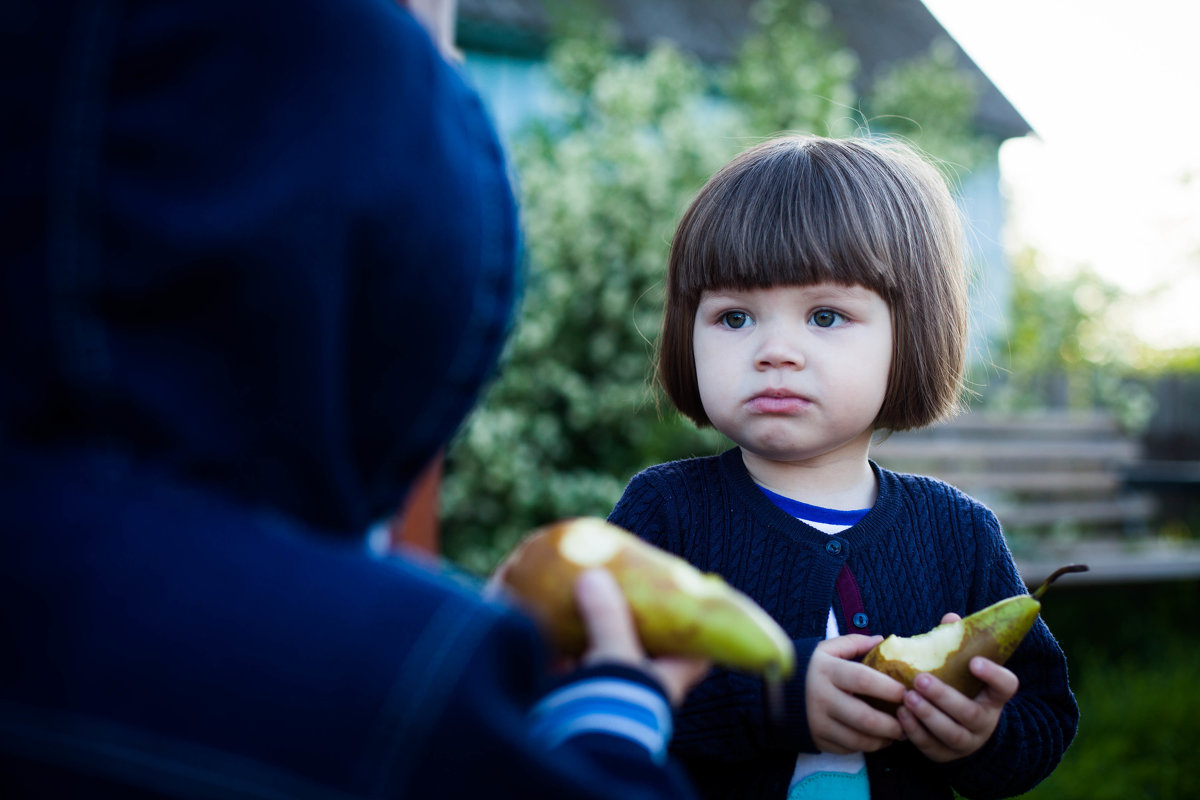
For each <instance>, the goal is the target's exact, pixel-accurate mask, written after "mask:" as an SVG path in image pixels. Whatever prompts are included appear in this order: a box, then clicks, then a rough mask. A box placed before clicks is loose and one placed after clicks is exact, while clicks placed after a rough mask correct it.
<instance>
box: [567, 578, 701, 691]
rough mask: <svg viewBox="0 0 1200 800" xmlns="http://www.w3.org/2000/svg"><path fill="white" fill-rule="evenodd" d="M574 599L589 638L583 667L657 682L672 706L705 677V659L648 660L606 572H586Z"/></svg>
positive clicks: (618, 589)
mask: <svg viewBox="0 0 1200 800" xmlns="http://www.w3.org/2000/svg"><path fill="white" fill-rule="evenodd" d="M575 599H576V601H577V602H578V604H579V611H580V614H582V615H583V624H584V627H585V628H586V629H587V634H588V649H587V652H586V653H584V655H583V663H585V664H593V663H600V662H614V663H618V664H626V665H628V666H631V667H636V668H638V669H641V670H642V671H644V672H647V673H649V674H650V675H651V676H652V677H654V678H656V679H657V680H658V682H659V683H660V684H662V686H663V688H664V689H665V690H666V692H667V697H668V699H669V700H670V702H671V705H672V706H679V705H680V704H681V703H682V702H683V698H684V696H686V695H687V693H688V692H689V691H691V689H692V687H694V686H695V685H696V684H697V683H699V682H700V681H701V680H702V679H703V678H704V676H705V675H706V674H707V673H708V669H709V662H708V660H707V659H702V658H691V657H686V656H677V657H668V656H663V657H659V658H653V659H651V658H647V657H646V651H645V650H643V649H642V643H641V640H639V639H638V633H637V628H636V627H635V626H634V623H633V616H632V615H631V614H630V612H629V604H628V603H627V602H626V600H625V595H624V594H623V593H622V592H621V587H620V586H619V585H618V584H617V581H616V579H615V578H614V577H613V576H612V573H611V572H609V571H608V570H606V569H589V570H587V571H586V572H584V573H582V574H581V575H580V576H579V579H578V580H577V581H576V583H575Z"/></svg>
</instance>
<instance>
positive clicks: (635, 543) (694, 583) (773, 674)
mask: <svg viewBox="0 0 1200 800" xmlns="http://www.w3.org/2000/svg"><path fill="white" fill-rule="evenodd" d="M592 567H603V568H605V569H607V570H608V571H609V572H611V573H612V575H613V577H614V578H616V581H617V583H618V585H619V586H620V587H621V590H622V592H623V593H624V595H625V598H626V600H627V601H628V602H629V608H630V611H631V612H632V615H633V620H634V624H635V626H636V627H637V631H638V635H639V638H640V639H641V641H642V646H643V647H644V648H645V649H646V652H647V654H648V655H650V656H665V655H681V656H698V657H702V658H707V659H709V660H711V661H712V662H713V663H714V664H719V665H721V666H724V667H728V668H730V669H734V670H739V671H743V672H748V673H753V674H758V675H762V676H763V677H765V678H768V679H770V680H772V681H777V680H779V679H781V678H787V677H789V676H790V675H791V674H792V673H793V671H794V670H795V658H796V656H795V646H794V645H793V643H792V641H791V639H790V638H789V637H788V636H787V634H786V633H784V631H783V629H782V628H780V627H779V624H778V623H776V622H775V620H774V619H772V618H771V616H770V615H769V614H767V613H766V612H765V611H764V610H763V609H762V608H761V607H760V606H759V605H758V604H757V603H755V602H754V601H753V600H751V599H750V598H749V597H748V596H746V595H745V594H743V593H742V592H740V591H738V590H736V589H734V588H733V587H731V586H730V585H729V584H727V583H726V582H725V581H724V580H723V579H722V578H721V577H720V576H717V575H713V574H706V573H702V572H700V571H699V570H697V569H696V568H695V567H693V566H692V565H691V564H689V563H688V562H686V561H684V560H683V559H681V558H678V557H677V556H674V555H672V554H670V553H667V552H665V551H664V550H661V549H659V548H657V547H654V546H653V545H651V544H649V543H647V542H645V541H643V540H642V539H639V538H638V537H636V536H634V535H633V534H631V533H629V532H628V531H625V530H623V529H622V528H619V527H617V526H615V525H612V524H610V523H608V522H606V521H604V520H602V519H599V518H593V517H579V518H575V519H568V520H563V521H560V522H556V523H553V524H550V525H547V526H544V527H542V528H539V529H537V530H535V531H534V532H532V533H531V534H529V536H527V537H526V538H525V539H524V540H523V541H522V542H521V543H520V544H519V545H518V546H517V547H516V549H514V550H513V552H512V553H511V554H510V555H509V556H508V557H507V558H506V559H505V560H504V562H503V563H502V564H501V565H500V567H499V568H498V570H497V575H498V578H499V580H500V583H501V585H502V586H503V587H504V588H505V590H506V591H507V592H508V593H509V594H511V595H512V596H513V598H514V599H515V600H516V601H517V603H518V604H519V605H521V606H523V607H524V608H525V609H526V610H527V611H528V612H529V613H530V614H531V615H532V616H533V617H534V619H535V620H537V621H538V623H539V624H540V625H541V627H542V628H543V630H544V631H545V632H546V633H547V635H548V637H549V638H550V639H551V641H552V642H553V643H554V645H555V647H556V648H557V649H558V651H559V652H560V653H562V654H564V655H578V654H580V653H581V652H583V649H584V647H585V645H586V636H585V632H584V627H583V620H582V618H581V617H580V615H579V611H578V609H577V607H576V604H575V595H574V585H575V581H576V579H577V578H578V577H579V575H580V573H582V572H583V571H584V570H586V569H589V568H592Z"/></svg>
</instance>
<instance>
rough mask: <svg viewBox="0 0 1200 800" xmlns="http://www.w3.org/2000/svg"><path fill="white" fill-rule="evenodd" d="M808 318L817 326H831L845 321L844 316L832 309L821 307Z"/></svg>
mask: <svg viewBox="0 0 1200 800" xmlns="http://www.w3.org/2000/svg"><path fill="white" fill-rule="evenodd" d="M810 320H811V321H812V324H813V325H816V326H817V327H818V328H832V327H833V326H834V325H839V324H841V323H842V322H845V317H843V316H842V315H841V314H839V313H838V312H836V311H834V310H832V309H829V308H821V309H817V310H816V311H814V312H813V315H812V317H810Z"/></svg>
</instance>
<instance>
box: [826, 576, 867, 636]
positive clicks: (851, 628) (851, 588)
mask: <svg viewBox="0 0 1200 800" xmlns="http://www.w3.org/2000/svg"><path fill="white" fill-rule="evenodd" d="M833 588H834V591H836V592H837V595H838V600H839V601H841V606H842V633H861V634H863V635H864V636H870V635H871V619H870V617H868V616H867V610H866V607H865V606H863V601H862V596H861V595H860V594H859V593H858V582H857V581H855V580H854V575H853V573H851V572H850V567H849V566H848V565H846V564H843V565H842V571H841V572H839V573H838V576H837V580H836V581H835V582H834V584H833ZM859 614H862V617H861V619H862V620H864V621H865V622H866V624H865V625H863V626H862V627H859V626H858V625H855V624H854V618H855V616H857V615H859Z"/></svg>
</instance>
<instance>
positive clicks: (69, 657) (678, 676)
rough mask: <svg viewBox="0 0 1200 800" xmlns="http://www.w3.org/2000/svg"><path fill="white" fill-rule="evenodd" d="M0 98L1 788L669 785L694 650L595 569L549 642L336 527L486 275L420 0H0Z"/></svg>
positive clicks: (358, 506)
mask: <svg viewBox="0 0 1200 800" xmlns="http://www.w3.org/2000/svg"><path fill="white" fill-rule="evenodd" d="M0 100H2V101H3V108H4V114H5V123H4V125H3V126H0V159H2V161H0V248H2V257H0V264H2V265H3V266H2V270H3V272H2V274H3V295H2V297H3V299H2V301H0V302H2V305H0V520H2V522H0V642H2V643H3V653H4V656H3V658H0V796H3V797H5V798H15V797H55V798H59V797H62V798H66V797H89V798H92V797H120V798H135V797H160V796H171V797H221V798H229V797H273V798H284V797H286V798H306V797H321V798H348V797H366V796H371V797H409V798H434V797H437V798H449V797H471V798H480V797H490V798H500V797H521V798H534V797H554V798H564V797H589V798H590V797H597V798H599V797H622V798H630V797H645V798H651V797H678V796H688V788H687V787H686V785H685V784H683V783H682V781H681V779H680V778H679V777H678V773H676V772H675V771H674V770H673V769H672V768H671V767H670V766H668V765H666V764H665V761H664V758H663V753H664V752H665V747H666V743H667V738H668V736H669V728H670V711H669V707H668V704H667V696H668V694H669V695H670V696H672V697H675V698H678V696H679V695H680V694H681V693H682V692H683V690H684V689H685V688H686V685H687V684H688V683H689V682H690V681H691V680H693V679H694V677H690V676H685V675H684V673H685V672H686V670H683V671H680V670H678V669H676V670H670V669H667V668H666V667H668V666H673V667H679V666H680V665H678V664H673V665H663V664H656V663H651V662H646V661H644V659H643V657H642V653H641V652H640V651H639V650H638V647H637V644H636V638H635V637H634V636H633V635H632V629H631V627H630V625H629V623H628V618H627V613H626V612H625V610H624V607H623V605H622V602H623V601H622V598H621V597H620V594H619V592H617V591H616V590H615V589H613V585H612V582H611V581H607V582H606V581H604V580H603V579H602V577H603V576H602V575H601V576H594V577H593V579H591V580H590V582H588V583H587V584H586V585H581V587H580V597H581V600H583V601H584V602H583V606H584V609H585V612H587V613H590V615H591V616H590V618H591V619H592V621H593V626H592V634H593V638H592V644H593V647H592V651H591V657H590V658H589V659H585V661H586V666H583V667H581V668H579V669H577V670H576V671H574V672H572V673H570V674H568V675H566V676H561V677H558V678H556V679H552V678H551V676H550V675H549V674H548V672H547V668H546V664H547V660H548V659H547V654H546V652H545V645H544V644H543V642H542V641H541V639H540V638H539V637H538V635H537V634H536V632H535V630H534V628H533V626H532V624H531V623H530V622H529V621H528V620H527V619H526V618H525V617H523V616H521V615H518V614H516V613H515V612H512V611H511V610H509V609H507V608H506V607H503V606H499V605H494V604H490V603H485V602H484V601H483V600H481V599H480V597H479V595H478V593H477V592H476V591H475V590H474V588H473V587H470V586H467V585H465V584H463V583H461V582H457V581H453V580H450V579H449V578H447V577H444V576H442V575H439V574H437V573H436V572H435V571H434V570H432V569H431V568H427V567H423V566H419V565H416V564H412V563H408V562H406V561H404V560H401V559H397V558H392V559H379V558H376V557H373V556H372V555H370V554H369V552H368V550H367V548H366V546H365V543H364V540H363V536H364V533H365V532H366V531H367V530H368V529H369V527H370V526H371V524H372V523H374V522H376V521H378V520H381V519H383V518H385V517H386V516H387V515H388V514H389V513H390V512H392V511H393V510H394V509H395V508H397V507H398V506H399V505H400V504H401V502H402V501H403V499H404V497H405V493H406V491H407V489H408V487H409V485H410V484H411V482H412V480H413V479H414V477H415V476H416V475H417V474H418V473H419V472H420V470H421V468H422V467H423V466H424V465H425V464H426V463H427V462H428V461H429V459H430V458H431V457H432V456H433V455H434V453H435V452H437V450H438V449H439V448H440V447H442V446H443V445H444V444H445V443H446V441H447V440H448V439H449V437H450V436H451V434H452V432H453V431H454V429H455V427H456V426H457V425H458V424H459V423H460V422H461V420H462V418H463V417H464V415H465V414H466V413H467V411H468V410H469V408H470V407H471V405H472V404H473V403H474V401H475V399H476V395H477V392H478V390H479V388H480V385H481V384H482V383H483V381H484V380H485V379H486V377H487V375H488V372H489V371H490V369H491V368H492V366H493V364H494V362H495V360H496V357H497V354H498V352H499V350H500V347H501V344H502V340H503V335H504V332H505V330H506V328H507V326H508V324H509V317H510V314H511V310H512V305H513V299H514V294H515V290H516V287H515V279H514V275H515V264H516V262H517V258H518V256H517V251H518V247H517V223H516V209H515V206H514V202H513V198H512V194H511V190H510V187H509V184H508V181H507V178H506V172H505V165H504V161H503V157H502V154H501V152H500V150H499V147H498V145H497V142H496V139H495V136H494V133H493V131H492V129H491V127H490V126H489V124H488V122H487V121H486V119H485V116H484V114H483V113H482V111H481V109H480V106H479V102H478V100H477V98H476V97H475V96H474V94H473V93H471V92H470V91H469V90H468V89H467V88H466V87H465V85H464V84H463V83H462V81H461V80H460V78H459V76H458V74H457V73H456V71H455V69H454V67H452V66H451V65H450V64H448V63H447V62H446V61H445V60H444V59H443V58H442V57H441V56H440V55H439V53H438V50H437V48H435V46H434V45H433V44H432V42H431V40H430V38H429V36H428V35H427V33H426V32H425V30H424V29H423V28H422V27H421V26H420V25H418V24H417V23H416V22H415V21H414V19H413V17H411V16H410V15H409V14H408V13H407V12H406V11H404V10H403V9H401V8H400V7H399V6H398V5H396V4H395V3H392V2H387V1H386V0H300V1H299V2H296V1H295V0H291V1H289V2H282V0H264V2H257V3H244V2H232V1H231V0H203V1H202V0H145V1H144V2H137V1H135V0H129V1H127V2H115V1H113V2H106V1H105V0H93V1H92V2H82V1H80V2H66V1H65V0H10V1H9V2H7V3H5V4H4V10H3V12H0ZM600 623H603V624H600ZM691 667H692V675H695V673H697V672H698V671H699V669H700V668H702V665H697V664H693V665H691ZM696 677H698V675H697V676H696Z"/></svg>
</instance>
